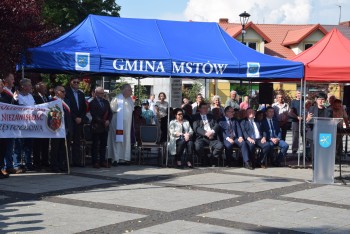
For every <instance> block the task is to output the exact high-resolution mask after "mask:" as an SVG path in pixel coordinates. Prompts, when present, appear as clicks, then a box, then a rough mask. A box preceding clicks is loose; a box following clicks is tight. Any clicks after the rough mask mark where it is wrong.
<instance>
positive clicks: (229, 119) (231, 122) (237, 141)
mask: <svg viewBox="0 0 350 234" xmlns="http://www.w3.org/2000/svg"><path fill="white" fill-rule="evenodd" d="M224 115H225V116H224V117H222V118H221V119H220V120H219V125H220V127H221V131H222V141H223V142H224V146H225V155H226V161H227V164H228V165H232V160H233V157H232V154H233V147H234V146H238V147H239V148H240V150H241V152H242V156H243V161H244V167H245V168H247V169H250V170H252V169H253V167H252V164H251V161H250V160H249V151H248V146H247V143H246V142H245V141H244V139H243V134H242V130H241V127H240V126H239V122H238V121H237V120H236V119H233V115H234V110H233V108H232V107H231V106H227V107H226V108H225V110H224Z"/></svg>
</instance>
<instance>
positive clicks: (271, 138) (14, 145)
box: [0, 73, 348, 178]
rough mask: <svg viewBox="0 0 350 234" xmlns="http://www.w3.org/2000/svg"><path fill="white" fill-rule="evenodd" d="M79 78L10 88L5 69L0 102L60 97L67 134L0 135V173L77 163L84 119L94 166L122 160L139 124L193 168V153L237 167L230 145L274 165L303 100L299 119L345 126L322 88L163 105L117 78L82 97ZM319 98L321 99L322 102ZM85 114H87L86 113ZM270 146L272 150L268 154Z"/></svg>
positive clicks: (247, 157) (337, 105)
mask: <svg viewBox="0 0 350 234" xmlns="http://www.w3.org/2000/svg"><path fill="white" fill-rule="evenodd" d="M79 84H80V80H79V79H78V78H77V77H72V78H71V80H70V82H69V85H68V86H67V87H63V86H60V85H59V86H56V87H54V94H51V95H49V94H48V92H47V87H46V85H45V83H43V82H39V83H37V84H35V86H34V89H33V87H32V83H31V80H30V79H26V78H23V79H21V80H20V82H19V87H18V89H14V76H13V74H11V73H9V74H7V75H6V76H5V77H4V79H3V80H0V102H4V103H8V104H13V105H23V106H32V105H35V104H41V103H46V102H50V101H52V100H57V99H60V100H62V104H63V109H64V123H65V129H66V139H68V144H66V139H64V138H57V139H48V138H17V139H4V138H0V167H1V173H0V178H8V177H9V174H17V173H24V172H25V171H31V170H42V169H44V168H45V169H49V170H51V171H52V172H62V171H66V170H67V163H68V162H67V161H66V159H67V158H69V160H70V162H69V163H70V165H71V166H72V167H83V166H84V164H83V163H82V157H84V156H85V152H81V151H82V147H81V144H82V137H83V134H84V126H89V131H91V135H92V142H93V143H92V152H91V156H92V167H94V168H96V169H98V168H100V167H110V166H119V165H129V164H130V162H131V158H132V153H131V149H132V146H133V145H134V144H142V140H141V139H140V126H142V125H157V126H159V132H160V134H159V135H160V136H159V139H158V141H159V142H160V143H166V142H167V143H168V153H169V155H170V157H174V159H175V161H176V165H175V166H176V167H178V168H183V167H189V168H193V167H194V165H193V163H194V161H193V155H197V157H199V160H200V161H201V165H202V166H212V165H215V164H217V162H218V159H223V158H224V159H225V162H226V165H227V166H237V157H234V154H233V152H234V150H238V152H239V154H240V155H241V156H242V160H243V166H244V167H245V168H247V169H250V170H253V169H254V168H256V167H262V168H266V165H267V164H266V161H267V160H268V159H270V161H271V162H272V165H273V166H276V167H279V166H281V162H282V161H283V159H284V157H286V154H287V151H288V149H289V145H288V144H287V143H286V142H285V138H286V133H287V130H288V129H289V127H290V125H291V130H292V135H293V140H292V142H293V143H292V147H291V148H292V153H296V152H297V150H298V149H299V138H300V137H299V135H300V132H299V129H300V128H299V126H300V123H301V122H302V119H303V118H302V115H303V113H304V109H303V108H304V105H303V104H304V102H305V108H306V109H305V113H306V122H307V123H309V122H310V120H311V119H312V118H313V117H338V118H343V119H344V123H340V125H339V127H342V126H343V124H344V125H345V126H348V117H347V114H346V111H345V110H344V108H343V106H342V103H341V101H340V100H339V99H335V97H334V96H332V95H330V96H329V97H328V98H327V96H326V95H325V94H324V93H319V94H318V95H317V96H316V98H315V102H313V101H312V100H302V102H301V94H300V91H297V92H296V97H295V99H294V100H292V101H291V103H289V104H288V103H286V102H285V101H284V97H283V94H282V93H278V94H277V95H276V99H275V102H274V103H273V104H272V105H263V106H261V107H260V108H259V110H254V109H252V108H251V107H250V106H249V97H248V96H244V97H243V98H242V101H241V102H240V101H239V98H238V95H237V92H236V91H234V90H233V91H231V92H230V96H229V98H228V99H227V101H226V103H225V105H222V104H221V97H220V96H218V95H215V96H214V97H212V99H211V103H206V102H205V101H204V100H205V98H204V97H203V95H202V94H198V95H197V96H196V100H195V101H194V102H193V103H191V102H190V100H188V99H187V98H184V99H183V104H182V106H181V107H170V106H169V103H168V102H167V101H166V94H165V93H164V92H160V93H159V94H158V100H156V96H155V95H153V94H152V95H150V98H149V99H146V100H142V102H141V106H138V105H135V100H133V99H132V88H131V86H130V85H129V84H124V85H122V87H121V92H120V94H118V95H117V96H115V97H114V98H113V99H112V100H108V98H106V95H105V92H104V90H103V88H102V87H97V88H96V89H95V90H94V97H93V98H91V99H90V100H89V102H87V101H86V99H85V95H84V93H83V92H82V91H81V90H80V89H79ZM326 100H327V102H328V104H329V105H328V106H327V105H325V101H326ZM301 103H302V105H300V104H301ZM87 113H89V116H91V117H90V118H87ZM169 114H170V116H168V115H169ZM169 119H170V122H169V121H168V120H169ZM306 138H307V140H308V142H305V144H310V145H312V144H313V139H312V125H310V124H307V132H306ZM66 146H67V148H66ZM277 146H278V147H277ZM341 146H342V144H341V138H339V137H338V139H337V151H338V153H340V152H341V151H342V148H341ZM257 149H259V150H257ZM276 149H278V150H279V152H278V154H275V152H276ZM67 152H68V155H69V157H67V155H66V154H67ZM257 152H258V153H257ZM108 159H109V160H108Z"/></svg>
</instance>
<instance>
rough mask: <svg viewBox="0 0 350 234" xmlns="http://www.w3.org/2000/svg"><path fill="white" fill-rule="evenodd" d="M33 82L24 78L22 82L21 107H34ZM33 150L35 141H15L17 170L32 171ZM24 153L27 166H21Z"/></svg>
mask: <svg viewBox="0 0 350 234" xmlns="http://www.w3.org/2000/svg"><path fill="white" fill-rule="evenodd" d="M31 93H32V82H31V80H30V79H27V78H23V79H22V80H21V81H20V93H19V95H18V104H19V105H21V106H34V105H35V101H34V98H33V96H32V94H31ZM32 150H33V139H31V138H18V139H16V140H15V149H14V154H13V164H14V165H13V166H14V168H15V169H17V170H18V169H24V170H27V171H32V170H33V169H34V168H33V165H32V158H31V156H32ZM22 152H24V158H25V166H23V165H21V161H22Z"/></svg>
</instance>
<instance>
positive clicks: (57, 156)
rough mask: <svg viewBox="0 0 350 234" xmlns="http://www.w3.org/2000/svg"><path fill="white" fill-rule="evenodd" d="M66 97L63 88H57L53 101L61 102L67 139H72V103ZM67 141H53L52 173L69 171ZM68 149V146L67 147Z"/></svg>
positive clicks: (59, 139) (51, 155)
mask: <svg viewBox="0 0 350 234" xmlns="http://www.w3.org/2000/svg"><path fill="white" fill-rule="evenodd" d="M65 96H66V91H65V89H64V87H62V86H56V88H55V96H54V97H53V100H61V101H62V107H63V112H64V126H65V129H66V139H70V136H71V135H72V118H71V116H70V112H71V109H70V103H69V100H68V99H67V98H65ZM66 139H64V138H52V139H51V151H50V167H51V171H52V172H55V173H59V172H61V171H67V160H66V159H67V155H66V153H67V151H68V149H67V150H66V143H65V141H66ZM67 147H68V145H67Z"/></svg>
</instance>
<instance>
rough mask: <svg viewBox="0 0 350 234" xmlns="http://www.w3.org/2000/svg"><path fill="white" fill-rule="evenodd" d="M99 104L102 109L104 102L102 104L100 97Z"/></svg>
mask: <svg viewBox="0 0 350 234" xmlns="http://www.w3.org/2000/svg"><path fill="white" fill-rule="evenodd" d="M100 106H101V108H102V109H103V107H104V104H103V101H102V100H101V99H100Z"/></svg>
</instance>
